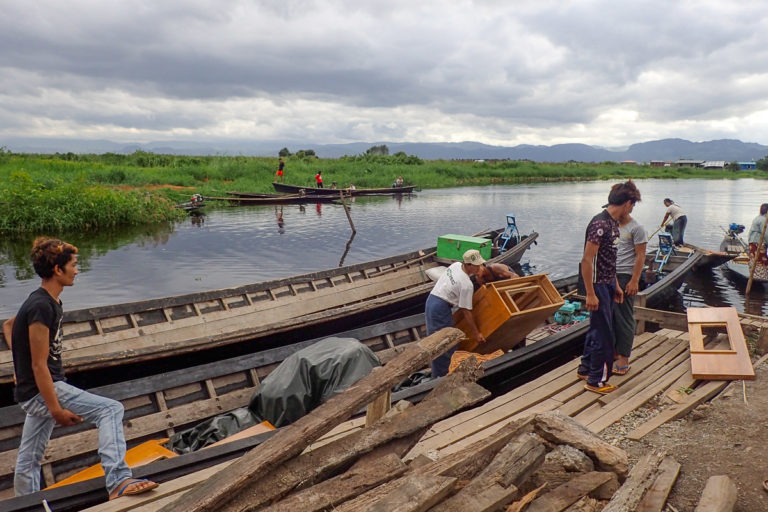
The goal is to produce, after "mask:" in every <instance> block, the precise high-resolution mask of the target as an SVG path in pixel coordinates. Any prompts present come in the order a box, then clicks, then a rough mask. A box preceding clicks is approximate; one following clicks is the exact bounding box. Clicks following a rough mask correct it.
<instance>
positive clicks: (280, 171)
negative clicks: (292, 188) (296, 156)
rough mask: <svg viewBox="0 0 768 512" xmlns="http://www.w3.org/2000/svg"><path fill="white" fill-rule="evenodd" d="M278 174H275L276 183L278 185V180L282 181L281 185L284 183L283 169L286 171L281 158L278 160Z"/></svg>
mask: <svg viewBox="0 0 768 512" xmlns="http://www.w3.org/2000/svg"><path fill="white" fill-rule="evenodd" d="M277 162H278V163H277V172H276V173H275V183H277V180H278V179H279V180H280V183H282V182H283V169H285V162H284V161H283V157H280V158H279V159H278V160H277Z"/></svg>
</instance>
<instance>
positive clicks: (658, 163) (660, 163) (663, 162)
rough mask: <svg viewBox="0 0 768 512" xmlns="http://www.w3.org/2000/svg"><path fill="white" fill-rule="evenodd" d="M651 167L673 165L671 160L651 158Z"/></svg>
mask: <svg viewBox="0 0 768 512" xmlns="http://www.w3.org/2000/svg"><path fill="white" fill-rule="evenodd" d="M651 167H672V162H670V161H669V160H651Z"/></svg>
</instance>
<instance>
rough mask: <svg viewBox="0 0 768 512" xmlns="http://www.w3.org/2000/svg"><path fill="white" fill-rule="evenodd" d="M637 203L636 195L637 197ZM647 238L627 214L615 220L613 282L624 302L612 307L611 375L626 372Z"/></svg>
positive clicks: (638, 224)
mask: <svg viewBox="0 0 768 512" xmlns="http://www.w3.org/2000/svg"><path fill="white" fill-rule="evenodd" d="M637 201H640V193H639V192H638V194H637ZM647 245H648V235H647V234H646V232H645V228H643V226H641V225H640V223H639V222H637V220H635V219H633V218H632V216H631V215H630V214H629V212H625V213H624V214H623V215H622V216H621V217H619V245H618V247H617V250H616V278H617V280H618V283H619V287H620V288H621V289H622V290H623V291H624V301H623V302H614V303H613V329H614V334H615V336H616V346H615V354H614V357H615V359H616V362H615V363H614V366H613V373H614V374H616V375H626V374H627V373H628V372H629V356H630V354H631V353H632V344H633V342H634V340H635V325H636V322H635V310H634V306H635V295H637V292H638V291H639V290H640V276H641V275H642V273H643V265H644V264H645V248H646V246H647Z"/></svg>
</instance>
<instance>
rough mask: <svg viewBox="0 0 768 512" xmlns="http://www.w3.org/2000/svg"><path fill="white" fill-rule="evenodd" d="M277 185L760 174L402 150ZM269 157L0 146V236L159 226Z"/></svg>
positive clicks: (254, 188)
mask: <svg viewBox="0 0 768 512" xmlns="http://www.w3.org/2000/svg"><path fill="white" fill-rule="evenodd" d="M284 160H285V183H288V184H293V185H302V186H314V176H315V174H316V173H317V171H322V173H323V178H324V180H323V181H324V183H325V185H326V187H330V186H331V184H332V182H336V183H337V187H338V188H346V187H348V186H349V185H350V183H354V185H355V186H356V187H357V188H369V187H390V186H392V183H393V182H394V180H395V179H396V178H397V177H398V176H403V179H404V182H405V184H406V185H410V184H413V185H416V186H417V190H418V189H429V188H447V187H458V186H479V185H509V184H515V183H536V182H542V183H543V182H553V181H594V180H609V179H627V178H634V179H645V178H657V179H685V178H705V179H737V178H765V177H766V173H765V172H764V171H760V170H757V171H739V172H732V171H729V170H709V169H697V168H683V167H650V166H648V165H627V164H620V163H616V162H602V163H583V162H567V163H543V162H532V161H521V160H499V161H471V160H421V159H419V158H417V157H415V156H409V155H406V154H404V153H397V154H394V155H381V154H379V155H370V154H367V155H357V156H343V157H341V158H335V159H328V158H316V157H315V156H311V155H310V156H302V155H292V156H288V157H286V158H284ZM277 163H278V162H277V157H274V158H273V157H247V156H218V155H217V156H183V155H163V154H155V153H147V152H144V151H136V152H135V153H132V154H129V155H123V154H116V153H105V154H101V155H95V154H74V153H66V154H25V153H12V152H9V151H6V150H4V149H2V148H0V233H6V234H9V233H30V232H40V233H42V232H45V233H46V234H56V233H60V232H65V231H71V230H82V231H97V230H100V229H104V228H114V227H118V226H139V225H147V224H152V223H168V222H172V221H174V220H177V219H180V218H183V217H184V216H185V215H186V213H185V212H183V211H182V210H178V209H175V208H174V205H175V204H176V203H178V202H183V201H186V200H188V199H189V197H190V196H191V195H192V194H194V193H198V194H202V195H203V196H223V195H224V194H225V193H226V192H227V191H244V192H265V193H270V192H274V190H273V188H272V181H273V180H274V178H275V171H276V170H277Z"/></svg>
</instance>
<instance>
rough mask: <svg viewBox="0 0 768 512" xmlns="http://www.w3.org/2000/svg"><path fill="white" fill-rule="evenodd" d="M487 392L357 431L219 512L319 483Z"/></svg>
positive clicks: (470, 389) (427, 404)
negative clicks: (366, 454) (297, 486)
mask: <svg viewBox="0 0 768 512" xmlns="http://www.w3.org/2000/svg"><path fill="white" fill-rule="evenodd" d="M488 395H489V393H488V391H486V390H485V389H483V388H482V387H480V386H478V385H477V384H474V383H470V384H467V385H465V386H464V387H463V388H457V389H452V390H450V391H448V392H445V393H439V394H436V395H433V397H432V398H425V399H424V400H422V401H421V402H420V403H419V404H417V405H415V406H413V407H411V408H409V409H407V410H406V411H404V412H402V413H401V414H399V415H396V416H394V417H392V418H385V419H382V420H381V421H380V422H378V423H377V424H376V425H374V426H372V427H369V428H364V429H361V430H358V431H357V432H354V433H352V434H350V435H348V436H345V437H343V438H341V439H339V440H337V441H335V442H333V443H329V444H326V445H323V446H321V447H319V448H318V449H316V450H313V451H311V452H308V453H305V454H302V455H301V456H299V457H295V458H292V459H290V460H287V461H286V462H284V463H283V464H282V466H280V467H277V468H275V469H274V470H273V471H272V472H270V473H269V474H268V475H265V476H263V477H262V478H261V479H259V480H257V481H256V482H253V483H252V484H249V485H247V486H246V487H245V488H244V489H243V490H242V491H241V492H239V493H238V494H237V495H236V496H232V497H231V498H230V499H231V501H229V502H228V503H226V504H224V505H221V506H220V507H219V508H218V509H217V511H221V512H225V511H226V512H230V511H238V512H240V511H245V510H253V509H255V508H257V507H259V506H261V505H264V504H266V503H269V501H271V500H274V499H275V498H279V497H280V496H283V495H284V494H285V493H287V492H289V491H291V490H292V489H293V488H294V487H295V486H296V485H298V484H299V483H301V482H305V481H310V482H311V481H313V480H314V481H318V480H321V479H323V478H325V477H327V476H328V475H329V474H331V473H332V472H333V471H334V470H336V469H338V468H340V467H342V466H343V465H345V464H348V463H349V462H351V461H352V460H354V459H355V458H357V457H358V456H359V455H361V454H363V453H366V452H369V451H371V450H372V449H373V448H375V447H376V446H379V445H381V444H383V443H385V442H387V441H390V440H391V439H394V438H398V437H404V436H407V435H408V434H411V433H413V432H416V431H420V430H421V429H423V428H425V427H427V426H429V425H431V424H433V423H435V422H437V421H439V420H440V419H442V418H445V417H447V416H450V415H451V414H453V413H455V412H456V411H458V410H460V409H462V408H464V407H467V406H469V405H472V404H474V403H477V402H479V401H481V400H484V399H485V398H487V397H488Z"/></svg>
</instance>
